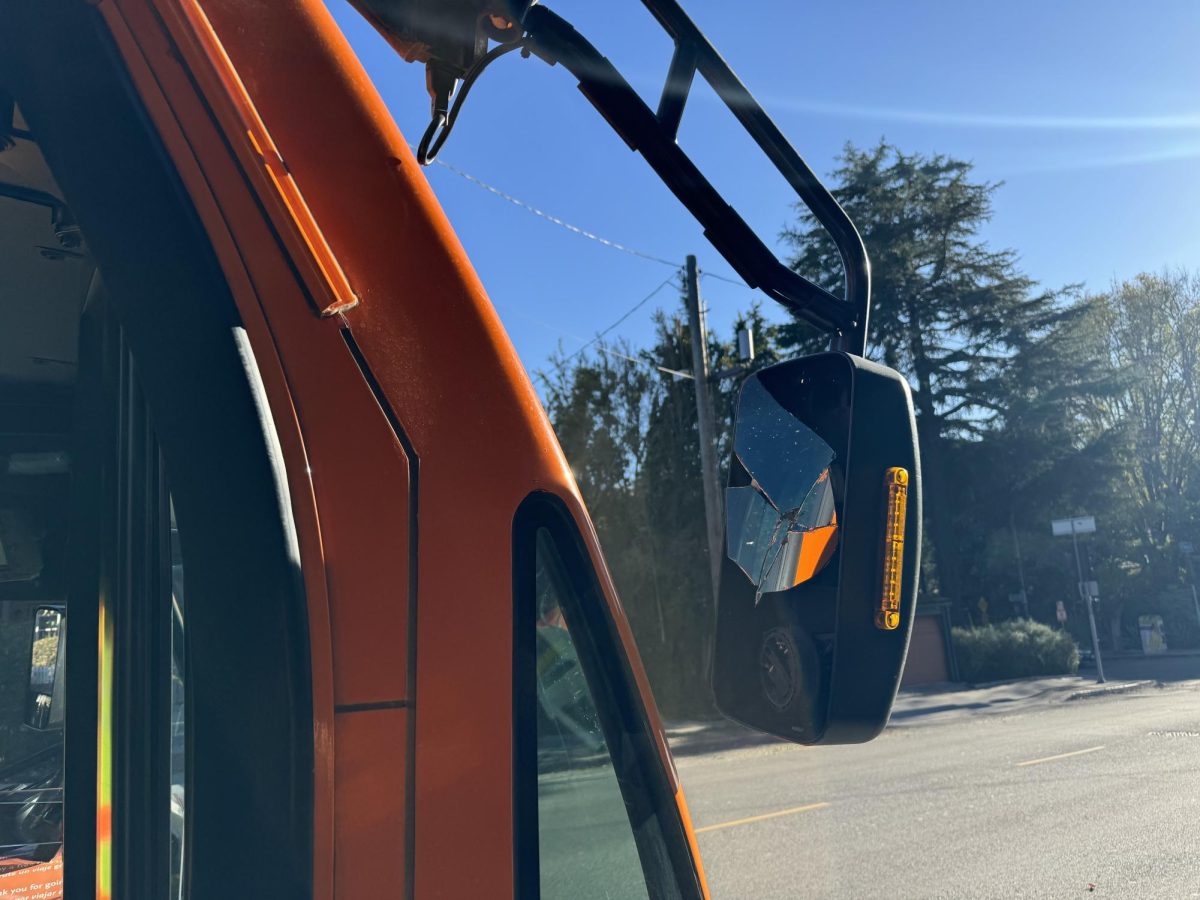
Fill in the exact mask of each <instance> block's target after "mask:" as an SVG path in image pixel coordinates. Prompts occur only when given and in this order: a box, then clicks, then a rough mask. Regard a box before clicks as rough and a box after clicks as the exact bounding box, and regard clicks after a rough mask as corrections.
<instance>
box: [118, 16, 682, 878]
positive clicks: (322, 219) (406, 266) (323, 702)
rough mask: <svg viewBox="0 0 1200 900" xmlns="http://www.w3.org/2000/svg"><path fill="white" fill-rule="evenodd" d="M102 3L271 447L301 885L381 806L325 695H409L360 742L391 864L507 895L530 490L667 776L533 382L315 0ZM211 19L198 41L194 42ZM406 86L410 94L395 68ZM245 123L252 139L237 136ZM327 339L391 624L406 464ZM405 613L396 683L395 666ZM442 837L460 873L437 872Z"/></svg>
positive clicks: (319, 873)
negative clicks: (278, 482) (284, 478)
mask: <svg viewBox="0 0 1200 900" xmlns="http://www.w3.org/2000/svg"><path fill="white" fill-rule="evenodd" d="M114 4H117V5H116V6H114ZM102 6H103V7H105V8H106V10H107V14H108V15H109V18H110V19H111V20H113V21H116V20H118V19H120V20H123V21H125V22H128V23H132V26H131V27H132V32H131V33H133V34H136V40H135V41H134V46H133V47H132V48H129V47H124V48H123V50H124V52H126V54H127V56H129V57H130V58H133V57H135V56H137V55H139V54H144V59H143V60H142V63H141V65H142V69H143V70H144V71H143V73H142V76H141V77H139V76H138V75H137V74H135V80H136V81H137V84H138V88H139V90H140V91H141V92H142V94H143V97H145V98H147V103H148V105H149V106H150V107H151V111H152V114H153V115H154V117H155V121H156V125H158V127H159V128H160V130H161V131H163V133H164V135H165V139H166V140H167V144H168V149H169V152H171V154H172V156H173V158H174V159H175V160H176V162H177V165H179V166H180V170H181V173H182V175H183V177H184V181H185V184H186V185H187V187H188V190H189V192H190V193H191V194H192V196H193V198H194V200H195V202H196V204H197V209H198V211H199V213H200V215H201V218H202V219H203V221H204V223H205V227H206V228H207V229H208V230H209V233H210V234H211V235H212V236H213V241H214V246H215V248H216V249H217V253H218V257H219V259H220V262H221V265H222V266H223V267H224V269H225V272H226V275H227V277H228V279H229V282H230V285H231V287H232V288H233V290H234V294H235V298H236V300H237V302H238V305H239V309H240V310H241V311H242V315H243V317H244V319H245V325H246V328H247V331H248V333H249V334H250V336H251V341H252V344H253V346H254V348H255V353H256V355H258V357H259V363H260V366H262V367H263V368H264V381H265V382H266V385H267V391H268V395H269V399H270V403H271V408H272V412H273V415H274V416H275V418H276V424H277V426H278V427H279V429H280V434H281V440H282V441H283V445H284V452H285V455H286V457H287V471H288V475H289V479H291V484H292V492H293V506H294V511H295V512H296V518H297V526H298V529H299V531H300V539H301V554H302V564H303V569H304V573H305V580H306V586H307V588H308V591H309V610H310V623H311V625H312V631H313V634H312V644H313V660H314V665H313V677H314V709H315V716H316V720H315V722H314V739H315V740H316V743H317V754H318V755H317V768H318V772H317V773H316V785H315V786H316V790H317V801H316V802H317V806H318V808H317V810H316V814H317V815H316V821H317V836H316V845H317V859H316V863H315V865H316V871H315V883H316V885H317V890H316V894H317V896H329V895H330V891H332V889H333V880H332V879H333V875H332V872H333V862H332V860H333V848H334V842H335V837H334V834H335V832H336V833H337V834H338V835H340V834H342V831H341V829H350V830H351V831H352V830H353V829H355V828H357V827H359V825H358V824H356V823H361V822H366V821H372V820H375V819H378V817H380V816H384V817H386V816H389V815H391V814H392V812H393V811H394V809H395V803H396V802H397V795H396V794H395V793H394V792H391V791H384V790H380V791H377V792H356V791H355V790H353V789H346V790H343V788H344V787H346V786H347V785H349V784H350V782H347V781H345V780H343V778H342V775H341V773H342V772H343V771H344V766H349V767H350V769H349V771H355V770H356V766H357V765H358V764H357V763H355V762H354V759H355V754H356V753H357V752H358V750H357V749H356V747H355V746H354V745H353V743H351V746H350V747H347V748H343V747H342V746H341V742H340V740H339V739H340V737H341V736H342V735H343V734H344V733H345V732H344V729H343V727H342V717H339V718H338V720H337V723H336V725H334V724H333V712H332V711H333V705H334V703H335V702H337V703H362V702H375V701H389V700H400V699H404V700H407V701H414V702H415V708H414V709H412V710H410V711H407V712H405V714H404V715H403V716H402V717H401V718H402V719H403V721H404V727H407V728H415V759H413V758H407V757H406V756H405V753H404V747H403V746H402V745H394V743H393V742H381V743H379V744H378V745H377V747H376V753H377V758H376V759H374V760H372V764H375V763H378V764H383V763H389V764H391V765H393V766H394V767H395V768H396V770H397V771H399V770H400V769H401V768H403V767H404V766H405V765H414V764H415V766H416V781H415V791H414V792H413V794H412V795H411V796H407V797H405V798H404V799H405V801H406V802H407V803H408V804H410V806H409V810H410V812H411V813H415V820H414V819H411V818H410V819H409V821H408V822H406V826H407V827H408V828H413V829H415V856H414V857H412V858H408V859H407V860H406V863H407V865H408V866H409V867H411V869H412V877H413V878H414V879H415V888H416V892H417V895H418V896H421V897H456V898H457V897H464V896H488V897H503V896H508V895H510V894H511V887H510V886H511V884H512V877H511V876H512V784H511V773H512V756H511V747H512V733H511V726H512V696H511V680H510V678H509V677H508V674H509V672H510V671H511V663H512V596H511V594H512V571H511V566H512V550H511V529H512V518H513V514H514V512H515V510H516V508H517V506H518V504H519V503H520V501H521V500H522V499H523V498H524V497H525V496H526V495H527V494H528V493H529V492H531V491H534V490H548V491H552V492H554V493H556V494H558V495H559V496H561V497H563V499H564V500H565V501H566V502H567V504H568V507H569V508H570V509H571V511H572V514H573V515H574V517H575V519H576V521H577V522H578V523H579V525H580V528H581V531H582V533H583V535H584V538H585V541H586V543H587V545H588V548H589V553H590V555H591V558H592V561H593V563H594V564H595V565H596V567H597V569H598V570H599V571H600V574H601V580H602V584H603V587H604V591H605V593H606V595H607V597H608V598H609V603H610V605H611V608H612V610H613V614H614V616H615V618H616V621H617V625H618V629H619V631H620V634H621V636H622V639H623V640H624V643H625V646H626V648H627V651H628V652H629V654H630V658H631V661H632V664H633V669H634V672H635V675H636V677H637V680H638V684H639V687H640V688H641V691H642V694H643V696H644V697H645V699H646V704H647V708H648V709H649V711H650V715H651V718H652V720H653V721H654V723H655V727H656V729H657V738H658V746H659V754H660V757H661V759H662V761H663V764H664V766H665V767H666V768H667V771H668V772H669V773H670V777H671V778H672V780H673V781H674V773H673V770H672V769H671V767H670V757H669V754H668V752H667V748H666V742H665V739H664V737H663V734H662V731H661V728H660V727H659V726H658V719H657V713H656V712H655V709H654V705H653V701H652V700H651V699H650V695H649V691H648V687H647V683H646V678H645V674H644V672H643V671H642V667H641V665H640V662H639V661H638V658H637V654H636V651H635V650H634V648H633V642H632V637H631V634H630V630H629V626H628V623H627V621H626V620H625V617H624V615H623V613H622V611H621V609H620V605H619V603H618V602H617V600H616V594H615V591H614V589H613V586H612V583H611V579H610V578H609V577H608V574H607V572H606V570H605V569H604V566H603V560H602V558H601V556H600V552H599V546H598V543H597V541H596V537H595V534H594V532H593V530H592V528H591V526H590V523H589V522H588V520H587V516H586V513H585V511H584V508H583V504H582V502H581V500H580V499H579V496H578V493H577V491H576V488H575V486H574V482H573V480H572V477H571V474H570V471H569V469H568V467H567V464H566V461H565V460H564V458H563V456H562V452H561V450H560V448H559V446H558V444H557V442H556V440H555V438H554V436H553V433H552V431H551V429H550V427H549V423H548V422H547V420H546V417H545V414H544V412H543V410H542V408H541V405H540V403H539V401H538V398H537V396H536V393H535V392H534V390H533V387H532V385H531V384H530V382H529V380H528V377H527V376H526V374H525V372H524V370H523V368H522V367H521V364H520V362H519V360H518V358H517V356H516V353H515V351H514V349H513V347H512V345H511V343H510V342H509V340H508V338H507V336H506V335H505V333H504V330H503V328H502V326H501V324H500V321H499V319H498V317H497V316H496V313H495V311H494V309H493V308H492V306H491V304H490V302H489V301H488V300H487V297H486V295H485V293H484V291H483V288H482V286H481V285H480V283H479V281H478V279H477V277H476V276H475V274H474V272H473V271H472V269H471V267H470V265H469V263H468V261H467V259H466V255H465V253H464V252H463V250H462V248H461V246H460V245H459V243H458V241H457V238H456V237H455V235H454V233H453V231H452V229H451V227H450V225H449V223H448V222H447V221H446V218H445V216H444V215H443V213H442V211H441V210H440V208H439V206H438V204H437V202H436V199H435V198H434V196H433V194H432V191H431V190H430V189H429V186H428V184H427V182H426V180H425V178H424V175H423V174H422V173H421V172H420V171H419V169H418V167H417V166H416V163H415V161H414V160H413V157H412V155H411V153H410V152H409V149H408V147H407V145H406V143H405V141H404V139H403V137H402V136H401V135H400V133H399V131H398V130H397V129H396V128H395V126H394V124H393V123H392V121H391V118H390V116H389V115H388V113H387V110H386V109H385V108H384V106H383V103H382V101H381V100H380V99H379V97H378V95H377V94H376V93H375V91H374V89H373V88H372V87H371V85H370V83H369V81H368V79H367V77H366V75H365V73H364V72H363V71H362V69H361V67H360V66H359V64H358V62H357V60H356V59H355V57H354V55H353V52H352V51H351V50H350V48H349V46H348V45H347V44H346V42H345V41H344V39H343V38H342V36H341V34H340V32H339V31H338V30H337V28H336V25H335V24H334V23H333V21H332V19H331V17H330V16H329V14H328V12H327V10H326V9H325V7H324V6H323V4H322V3H321V2H319V0H297V2H293V3H289V4H288V5H287V6H286V7H285V8H283V10H286V14H283V10H281V7H280V6H279V4H278V3H274V2H268V0H204V3H203V12H204V16H203V21H202V22H201V21H200V20H198V19H197V16H196V12H197V7H196V6H195V4H194V0H111V2H105V3H103V4H102ZM114 9H119V10H120V15H118V14H116V13H114V12H113V10H114ZM163 23H165V24H166V26H167V27H168V28H169V29H170V32H171V40H167V39H166V37H165V35H163V33H162V24H163ZM210 26H211V31H210V32H207V37H205V36H204V35H201V34H199V33H198V30H203V29H207V28H209V27H210ZM214 42H215V44H214ZM217 46H219V48H220V53H216V51H215V49H214V47H217ZM181 61H182V62H183V64H184V67H186V71H185V68H182V67H181V66H180V62H181ZM133 68H135V66H133V65H131V70H132V69H133ZM231 71H232V72H234V73H235V75H236V77H232V76H231V75H230V72H231ZM189 73H190V74H191V76H193V77H192V78H189ZM413 80H414V88H415V90H414V102H418V103H422V102H424V100H423V99H422V97H423V92H422V91H421V89H420V76H419V73H417V72H415V71H414V79H413ZM198 90H199V93H198ZM239 92H240V93H239ZM235 95H236V96H235ZM238 96H240V97H241V98H242V99H241V100H240V101H239V100H238V99H237V97H238ZM298 98H302V102H300V101H299V99H298ZM239 103H240V104H241V106H240V107H239ZM247 104H248V106H247ZM247 109H250V110H252V112H253V116H248V113H247V111H246V110H247ZM248 118H249V119H253V120H254V121H257V122H259V123H260V124H261V126H262V128H263V131H262V132H261V133H259V132H255V131H254V129H246V128H245V127H244V126H245V123H246V121H247V120H248ZM264 135H265V136H266V138H265V139H264ZM265 140H269V141H270V144H271V145H272V146H273V147H274V148H275V151H274V152H275V158H276V159H278V160H281V161H286V164H285V168H286V173H287V176H288V178H289V179H290V183H291V184H292V186H294V187H295V189H296V192H297V194H298V195H299V196H301V198H302V200H303V208H304V209H305V210H307V211H308V213H310V214H311V218H312V221H313V223H314V224H315V223H320V227H319V233H320V236H321V238H322V239H323V240H324V241H325V242H326V245H327V247H328V248H329V251H330V253H331V254H332V257H333V258H334V259H335V260H336V261H337V262H338V264H339V267H340V270H341V272H342V274H343V275H344V277H345V279H346V283H347V284H349V285H353V291H354V293H355V295H356V296H357V297H359V298H361V299H362V303H361V305H359V306H357V307H355V308H353V309H348V310H347V311H345V312H344V313H342V314H341V315H340V316H335V317H333V318H326V319H320V318H318V317H317V316H315V315H313V308H314V307H316V308H317V309H322V310H324V309H327V308H328V306H327V305H322V300H321V297H324V296H327V295H328V294H323V293H322V292H323V291H326V292H328V291H329V278H328V270H321V269H320V267H319V266H318V267H317V268H316V269H315V270H314V268H313V266H312V265H311V263H312V257H313V248H312V245H311V242H308V243H306V242H305V241H301V240H297V239H296V233H295V228H296V215H297V213H296V209H297V207H295V206H289V204H288V203H286V202H283V201H281V200H280V198H279V195H280V194H281V189H280V187H279V183H278V178H276V179H275V180H274V181H272V173H271V172H264V171H263V163H262V160H263V158H264V155H263V154H264V151H263V148H264V146H266V144H265V142H264V141H265ZM272 196H274V197H275V200H274V201H272V200H271V198H272ZM306 259H307V260H308V262H307V263H305V260H306ZM313 271H318V274H320V275H321V277H322V279H323V282H320V281H318V282H314V280H313V277H312V273H313ZM298 273H299V276H298ZM322 283H323V284H324V287H322ZM336 294H337V292H336V289H335V290H333V291H332V295H333V296H336ZM342 328H349V329H351V330H352V332H353V335H354V339H355V341H356V343H357V346H358V347H359V348H360V350H361V354H362V358H363V360H364V361H365V363H366V365H367V366H368V367H369V370H370V372H371V374H372V376H373V377H374V378H375V380H376V382H377V383H378V386H379V388H380V391H381V392H382V394H383V395H384V397H385V398H386V402H387V404H388V405H389V406H390V407H391V409H392V410H393V411H394V413H395V415H396V417H397V418H398V419H399V421H400V423H401V425H402V426H403V429H404V431H405V433H406V434H407V436H408V438H409V440H410V442H411V446H412V448H413V449H414V451H415V454H416V456H417V457H418V458H419V460H420V468H419V473H420V474H419V487H418V490H419V520H418V529H419V536H420V544H419V548H418V558H417V573H416V574H417V577H418V589H417V595H416V608H415V610H414V609H412V608H410V607H409V605H408V598H407V597H406V595H405V593H404V591H405V590H406V586H407V582H408V575H409V573H408V571H407V569H406V566H407V562H408V560H407V557H406V555H405V554H406V549H405V548H406V547H407V542H408V538H409V535H408V533H407V531H406V528H407V513H408V509H407V507H406V503H407V490H408V481H409V479H410V478H411V477H413V476H414V475H415V474H416V473H415V472H409V471H408V467H407V461H406V458H405V456H404V453H403V452H402V449H401V448H400V446H399V444H398V442H397V441H396V438H395V436H394V435H393V434H392V433H391V431H390V429H389V428H387V426H386V421H385V420H384V417H383V414H382V412H381V411H380V410H379V408H378V405H377V404H376V402H375V399H374V397H373V396H372V395H371V393H370V391H369V389H368V387H367V385H366V383H365V381H364V380H363V377H362V375H361V373H360V372H359V371H358V368H357V366H356V365H355V363H354V360H353V359H352V357H351V356H350V354H349V351H348V350H347V348H346V346H345V343H344V340H343V336H342V333H341V329H342ZM414 612H415V616H416V628H417V633H416V642H417V647H418V653H417V656H416V681H415V684H411V683H408V682H407V681H406V680H405V677H404V673H406V672H407V667H408V664H409V663H410V662H411V660H409V659H408V657H407V652H406V651H407V644H408V641H409V639H410V638H411V637H412V635H410V634H409V633H408V624H407V623H408V621H409V619H408V617H409V616H410V615H412V614H414ZM347 715H350V716H359V715H363V716H365V715H377V713H376V712H374V711H372V712H369V713H368V712H361V713H349V714H347ZM351 727H354V726H351ZM351 740H353V739H351ZM393 746H395V747H396V750H395V753H393V750H392V748H393ZM343 750H345V752H346V753H347V754H348V755H347V756H346V757H343V756H342V753H343ZM335 790H336V808H337V814H336V816H335V815H334V807H335ZM684 810H685V808H684V807H681V812H682V813H683V814H684V816H685V821H686V814H685V812H684ZM335 822H336V824H335ZM347 833H349V832H347ZM336 840H338V841H340V837H338V838H337V839H336ZM338 846H341V844H340V843H339V844H338ZM464 847H467V848H470V853H471V865H469V866H463V865H461V860H462V853H463V848H464ZM340 859H341V857H340V855H339V864H338V865H339V873H338V876H337V877H338V883H339V885H340V884H341V883H342V882H341V878H342V874H341V872H340V865H341V863H340ZM355 884H357V882H356V883H355ZM346 891H347V892H346V893H343V894H342V896H375V894H374V893H373V892H371V891H370V890H368V889H367V888H365V887H363V888H362V893H359V889H358V888H357V887H352V886H348V887H347V889H346Z"/></svg>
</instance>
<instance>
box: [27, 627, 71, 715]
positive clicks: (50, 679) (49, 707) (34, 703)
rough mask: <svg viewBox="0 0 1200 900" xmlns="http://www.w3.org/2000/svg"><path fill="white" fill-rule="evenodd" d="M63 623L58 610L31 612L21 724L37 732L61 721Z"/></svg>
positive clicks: (64, 631) (64, 634)
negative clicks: (27, 669) (31, 620)
mask: <svg viewBox="0 0 1200 900" xmlns="http://www.w3.org/2000/svg"><path fill="white" fill-rule="evenodd" d="M66 624H67V617H66V616H65V615H64V614H63V612H62V610H61V609H56V608H53V607H47V606H40V607H38V608H37V610H36V611H35V613H34V617H33V641H32V643H31V645H30V651H29V689H28V693H27V696H26V704H25V724H26V725H28V726H29V727H30V728H36V729H38V730H40V731H45V730H47V729H50V728H61V727H62V724H63V691H64V686H65V679H64V678H63V677H62V668H63V661H64V655H65V653H64V651H65V650H66V646H67V640H66V637H67V633H66Z"/></svg>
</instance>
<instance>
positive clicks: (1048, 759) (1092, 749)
mask: <svg viewBox="0 0 1200 900" xmlns="http://www.w3.org/2000/svg"><path fill="white" fill-rule="evenodd" d="M1104 747H1105V745H1104V744H1101V745H1100V746H1099V747H1088V748H1087V749H1085V750H1072V751H1071V752H1070V753H1059V754H1057V755H1055V756H1043V757H1042V758H1041V759H1027V760H1025V762H1019V763H1017V765H1018V766H1036V765H1037V764H1038V763H1044V762H1054V760H1056V759H1066V758H1067V757H1068V756H1082V755H1083V754H1085V753H1095V752H1096V751H1097V750H1103V749H1104Z"/></svg>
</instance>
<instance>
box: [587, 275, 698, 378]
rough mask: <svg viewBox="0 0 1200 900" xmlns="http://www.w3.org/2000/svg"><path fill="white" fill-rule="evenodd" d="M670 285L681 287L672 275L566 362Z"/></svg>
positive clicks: (597, 340)
mask: <svg viewBox="0 0 1200 900" xmlns="http://www.w3.org/2000/svg"><path fill="white" fill-rule="evenodd" d="M668 284H675V286H676V287H678V286H679V285H678V284H676V283H675V276H673V275H672V276H671V277H670V278H668V279H667V280H666V281H664V282H663V283H662V284H660V285H659V286H658V287H656V288H655V289H654V290H652V291H651V292H650V293H648V294H647V295H646V296H645V297H643V298H642V299H641V300H639V301H638V302H637V303H635V304H633V306H631V307H630V308H629V309H628V310H626V311H625V313H624V315H622V316H621V318H619V319H617V321H615V322H613V323H612V324H611V325H609V326H608V327H607V328H605V329H604V330H603V331H601V332H598V333H597V334H596V336H595V337H594V338H592V339H591V340H590V341H588V342H587V343H586V344H584V345H583V346H582V347H580V348H579V349H578V350H576V351H575V352H574V353H572V354H571V355H570V356H568V357H567V359H566V361H567V362H570V361H571V360H573V359H574V358H575V357H577V356H578V355H579V354H580V353H582V352H583V351H584V350H586V349H587V348H588V347H590V346H592V345H593V344H595V343H597V342H599V341H600V340H601V339H602V338H603V337H604V336H605V335H606V334H608V333H609V332H610V331H612V330H613V329H614V328H616V327H617V326H618V325H620V324H621V323H622V322H624V321H625V320H626V319H628V318H629V317H630V316H632V315H633V314H634V313H635V312H637V311H638V310H639V309H641V308H642V307H643V306H645V305H646V304H647V303H649V302H650V301H651V300H652V299H654V296H655V295H656V294H657V293H658V292H659V291H661V290H662V289H663V288H665V287H666V286H667V285H668Z"/></svg>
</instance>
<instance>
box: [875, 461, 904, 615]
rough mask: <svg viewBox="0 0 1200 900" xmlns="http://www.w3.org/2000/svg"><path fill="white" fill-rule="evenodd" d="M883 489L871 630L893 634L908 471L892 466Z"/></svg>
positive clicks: (898, 602)
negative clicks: (876, 606)
mask: <svg viewBox="0 0 1200 900" xmlns="http://www.w3.org/2000/svg"><path fill="white" fill-rule="evenodd" d="M884 485H885V486H886V489H887V503H886V515H887V518H886V520H885V522H884V529H883V583H882V585H881V587H880V592H879V609H878V610H877V611H876V613H875V627H877V628H882V629H883V630H884V631H895V630H896V629H897V628H899V627H900V588H901V585H902V578H903V569H904V517H905V512H906V511H907V509H908V470H907V469H901V468H899V467H894V468H891V469H888V470H887V474H886V475H885V476H884Z"/></svg>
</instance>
